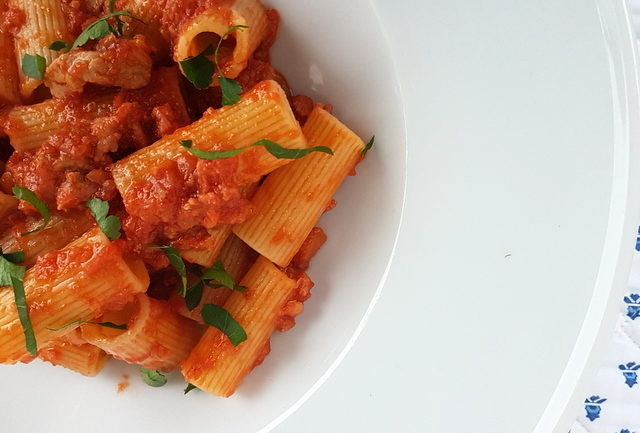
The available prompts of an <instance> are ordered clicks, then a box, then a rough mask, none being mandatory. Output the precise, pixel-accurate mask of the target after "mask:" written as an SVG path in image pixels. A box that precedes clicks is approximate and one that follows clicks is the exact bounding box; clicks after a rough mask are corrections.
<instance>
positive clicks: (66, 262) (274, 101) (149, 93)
mask: <svg viewBox="0 0 640 433" xmlns="http://www.w3.org/2000/svg"><path fill="white" fill-rule="evenodd" d="M0 20H1V21H2V22H3V23H4V24H5V26H4V27H3V29H0V162H1V164H0V216H1V217H2V218H0V363H2V364H14V363H16V362H24V363H28V362H31V361H33V360H34V359H36V358H37V359H40V360H41V361H45V362H48V363H50V364H53V365H59V366H62V367H65V368H68V369H70V370H73V371H76V372H78V373H80V374H83V375H86V376H95V375H97V374H98V373H99V372H100V370H101V369H102V368H103V366H104V365H105V362H107V360H108V359H110V358H113V359H117V360H120V361H124V362H127V363H130V364H135V365H138V366H139V367H140V371H141V376H142V379H143V380H144V381H145V382H147V383H148V384H150V385H152V386H160V385H162V384H164V383H165V382H166V380H167V379H166V377H164V375H163V373H162V372H168V371H172V370H176V369H177V370H180V371H181V372H182V374H183V376H184V378H185V380H186V381H188V382H190V385H189V387H187V390H186V391H188V390H190V389H192V388H193V387H198V388H201V389H202V390H204V391H207V392H209V393H212V394H215V395H219V396H225V397H228V396H230V395H231V394H233V393H234V392H235V391H236V389H237V388H238V386H239V385H240V383H241V382H242V380H243V379H244V377H245V376H246V375H247V374H248V373H249V372H250V371H251V370H252V369H253V368H255V367H256V366H257V365H259V364H260V363H261V362H262V361H263V360H264V358H265V357H266V356H267V354H268V353H269V351H270V337H271V334H272V333H273V332H274V331H286V330H288V329H290V328H292V327H293V326H294V325H295V323H296V318H297V316H299V315H300V314H301V313H302V312H303V310H304V302H305V301H306V300H307V299H308V298H309V296H310V294H311V293H310V291H311V287H312V286H313V282H312V281H311V279H310V278H309V276H308V275H307V274H306V270H307V268H308V267H309V262H310V260H311V258H312V257H313V256H314V255H315V254H316V252H317V251H318V249H319V248H320V247H321V246H322V244H323V243H324V241H325V240H326V235H325V233H324V231H323V230H322V229H321V228H319V227H316V224H317V222H318V219H319V218H320V216H321V214H322V213H323V212H326V211H327V210H329V209H330V208H331V207H332V206H333V205H334V204H335V203H334V202H333V201H332V197H333V195H334V194H335V192H336V191H337V189H338V188H339V186H340V185H341V183H342V182H343V180H344V179H345V177H346V176H347V175H349V174H352V172H353V171H354V168H355V166H356V164H358V163H359V162H360V161H361V160H362V158H363V156H364V155H365V154H366V152H367V151H368V150H369V149H370V147H371V145H372V143H373V141H371V142H369V143H368V144H365V143H364V142H363V140H361V139H360V138H359V137H358V136H356V135H355V134H354V133H353V132H352V131H350V130H349V129H348V128H347V126H345V125H344V124H343V123H341V122H340V121H339V120H338V118H337V117H335V116H333V114H332V113H331V109H330V106H323V105H320V104H317V103H315V102H314V101H313V100H312V99H311V98H309V97H306V96H303V95H294V94H293V93H292V92H291V89H290V87H289V86H288V83H287V81H286V79H285V78H284V76H283V75H282V74H280V73H279V72H278V71H277V70H276V69H275V68H274V66H273V65H272V64H271V61H270V49H271V46H272V44H273V43H274V41H275V37H276V34H277V30H278V26H279V20H280V18H279V15H278V13H277V12H276V11H275V10H273V9H268V8H267V7H265V6H264V5H263V4H262V3H261V2H260V1H258V0H161V1H150V0H115V1H113V0H91V1H80V2H77V1H66V0H65V1H61V2H58V1H53V0H36V1H27V0H0ZM332 203H333V204H332ZM3 368H4V367H3Z"/></svg>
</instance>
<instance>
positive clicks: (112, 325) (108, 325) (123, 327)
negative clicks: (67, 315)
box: [47, 320, 127, 331]
mask: <svg viewBox="0 0 640 433" xmlns="http://www.w3.org/2000/svg"><path fill="white" fill-rule="evenodd" d="M80 325H96V326H102V327H104V328H111V329H121V330H126V329H127V325H126V324H123V325H117V324H115V323H113V322H87V321H85V320H76V321H74V322H71V323H67V324H66V325H64V326H61V327H59V328H47V329H48V330H49V331H62V330H63V329H67V328H71V327H74V326H80Z"/></svg>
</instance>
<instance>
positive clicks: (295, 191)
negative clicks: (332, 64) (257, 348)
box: [233, 107, 365, 266]
mask: <svg viewBox="0 0 640 433" xmlns="http://www.w3.org/2000/svg"><path fill="white" fill-rule="evenodd" d="M303 132H304V134H305V137H306V138H307V140H309V144H310V145H312V146H314V145H317V144H321V143H324V144H326V145H328V146H329V147H331V149H332V150H333V156H329V155H325V154H321V153H316V154H313V155H309V156H308V157H306V158H304V159H301V160H299V161H294V162H292V163H291V164H289V165H287V166H286V167H283V168H281V169H280V170H278V171H276V172H274V173H273V174H271V175H270V176H268V177H267V179H266V180H265V182H264V183H263V184H262V186H261V187H260V188H259V189H258V191H257V192H256V195H255V196H254V197H253V204H254V206H255V209H256V216H255V217H253V218H251V219H249V220H248V221H247V222H245V223H242V224H239V225H238V226H236V227H234V229H233V231H234V233H235V234H236V235H237V236H238V237H239V238H240V239H242V240H243V241H245V242H246V243H247V244H249V245H250V246H251V247H252V248H253V249H255V250H256V251H258V252H259V253H260V254H262V255H263V256H265V257H267V258H269V259H270V260H271V261H273V262H274V263H277V264H278V265H280V266H287V265H288V264H289V262H290V261H291V259H292V258H293V256H294V255H295V254H296V252H297V251H298V250H299V249H300V247H301V246H302V243H303V242H304V240H305V239H306V238H307V235H308V234H309V233H310V232H311V229H313V227H314V226H315V224H316V222H317V221H318V218H320V215H322V213H323V212H324V211H325V209H326V208H327V206H328V204H329V201H330V200H331V198H332V197H333V195H334V194H335V192H336V191H337V190H338V188H339V187H340V184H341V183H342V181H343V180H344V178H345V177H346V176H347V175H348V174H349V172H351V171H352V170H353V169H354V167H355V165H356V163H357V162H358V161H359V160H360V158H361V157H362V152H363V151H364V146H365V144H364V142H363V141H362V140H361V139H360V138H359V137H358V136H357V135H355V134H354V133H353V132H352V131H350V130H349V129H348V128H347V127H346V126H344V125H343V124H342V123H340V121H339V120H338V119H336V118H335V117H333V116H332V115H331V114H329V113H328V112H327V111H326V110H324V109H323V108H321V107H316V108H315V109H314V110H313V112H312V113H311V115H310V116H309V119H308V120H307V123H306V124H305V126H304V129H303Z"/></svg>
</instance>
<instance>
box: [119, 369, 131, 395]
mask: <svg viewBox="0 0 640 433" xmlns="http://www.w3.org/2000/svg"><path fill="white" fill-rule="evenodd" d="M129 385H130V383H129V375H128V374H123V375H122V380H121V381H120V382H118V387H117V388H116V389H117V391H118V393H120V392H123V391H124V390H126V389H127V388H129Z"/></svg>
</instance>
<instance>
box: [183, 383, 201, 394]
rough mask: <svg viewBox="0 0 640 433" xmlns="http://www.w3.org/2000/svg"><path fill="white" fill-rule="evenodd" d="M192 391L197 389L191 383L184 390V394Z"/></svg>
mask: <svg viewBox="0 0 640 433" xmlns="http://www.w3.org/2000/svg"><path fill="white" fill-rule="evenodd" d="M194 389H198V387H197V386H195V385H194V384H193V383H190V384H188V385H187V387H186V388H185V389H184V394H185V395H187V394H189V393H190V392H191V391H193V390H194Z"/></svg>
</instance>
